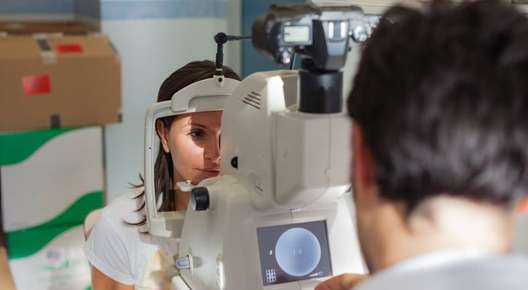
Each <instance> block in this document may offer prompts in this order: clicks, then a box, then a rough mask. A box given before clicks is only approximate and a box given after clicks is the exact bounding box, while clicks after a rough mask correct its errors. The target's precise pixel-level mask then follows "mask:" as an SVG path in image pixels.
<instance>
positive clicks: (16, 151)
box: [0, 129, 74, 166]
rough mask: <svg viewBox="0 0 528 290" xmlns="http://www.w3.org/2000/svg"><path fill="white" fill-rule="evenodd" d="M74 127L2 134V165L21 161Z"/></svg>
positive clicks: (0, 140) (0, 138)
mask: <svg viewBox="0 0 528 290" xmlns="http://www.w3.org/2000/svg"><path fill="white" fill-rule="evenodd" d="M71 130H74V129H50V130H37V131H24V132H14V133H2V134H0V166H6V165H13V164H17V163H20V162H22V161H24V160H26V159H27V158H29V156H31V155H32V154H33V153H35V152H36V151H37V150H38V149H39V148H40V147H41V146H42V145H44V144H45V143H47V142H48V141H50V140H51V139H53V138H55V137H57V136H59V135H61V134H64V133H66V132H68V131H71Z"/></svg>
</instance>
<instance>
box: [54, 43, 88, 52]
mask: <svg viewBox="0 0 528 290" xmlns="http://www.w3.org/2000/svg"><path fill="white" fill-rule="evenodd" d="M56 50H57V52H58V53H82V52H83V48H82V46H81V45H80V44H78V43H70V44H65V43H60V44H57V48H56Z"/></svg>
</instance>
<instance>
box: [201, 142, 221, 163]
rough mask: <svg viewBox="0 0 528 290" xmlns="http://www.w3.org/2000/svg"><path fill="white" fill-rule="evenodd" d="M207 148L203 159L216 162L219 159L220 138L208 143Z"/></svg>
mask: <svg viewBox="0 0 528 290" xmlns="http://www.w3.org/2000/svg"><path fill="white" fill-rule="evenodd" d="M208 143H209V144H208V146H207V148H206V150H205V158H207V159H209V160H212V161H217V160H219V159H220V138H219V137H218V138H216V139H214V140H211V141H210V142H208Z"/></svg>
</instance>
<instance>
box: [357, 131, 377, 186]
mask: <svg viewBox="0 0 528 290" xmlns="http://www.w3.org/2000/svg"><path fill="white" fill-rule="evenodd" d="M352 175H353V179H352V180H353V181H354V184H355V185H354V187H355V188H356V189H357V190H358V193H359V192H370V190H371V189H372V186H376V180H375V165H374V159H373V157H372V153H371V151H370V148H369V147H368V145H367V142H366V141H365V136H364V134H363V129H362V128H361V126H360V125H359V124H358V123H357V122H356V121H352Z"/></svg>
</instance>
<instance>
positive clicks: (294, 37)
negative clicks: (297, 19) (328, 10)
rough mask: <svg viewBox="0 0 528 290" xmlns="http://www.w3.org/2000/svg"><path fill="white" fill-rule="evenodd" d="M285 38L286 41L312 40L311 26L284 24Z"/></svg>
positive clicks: (301, 41) (300, 41) (302, 41)
mask: <svg viewBox="0 0 528 290" xmlns="http://www.w3.org/2000/svg"><path fill="white" fill-rule="evenodd" d="M283 31H284V33H283V40H284V42H286V43H304V42H310V40H311V38H310V27H309V26H300V25H296V26H284V30H283Z"/></svg>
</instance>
